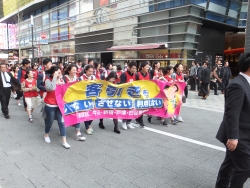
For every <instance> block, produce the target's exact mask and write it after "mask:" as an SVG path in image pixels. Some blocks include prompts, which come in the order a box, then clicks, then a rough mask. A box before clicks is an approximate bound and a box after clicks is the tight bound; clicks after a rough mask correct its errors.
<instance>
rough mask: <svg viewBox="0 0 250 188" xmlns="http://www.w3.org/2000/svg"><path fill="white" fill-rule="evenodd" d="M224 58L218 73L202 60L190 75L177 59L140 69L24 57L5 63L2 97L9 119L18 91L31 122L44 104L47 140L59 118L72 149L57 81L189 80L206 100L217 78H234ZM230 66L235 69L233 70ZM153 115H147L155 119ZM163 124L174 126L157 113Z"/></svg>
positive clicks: (89, 132)
mask: <svg viewBox="0 0 250 188" xmlns="http://www.w3.org/2000/svg"><path fill="white" fill-rule="evenodd" d="M219 64H220V62H217V66H215V67H213V68H212V72H211V71H210V69H209V68H208V63H207V62H204V64H203V66H201V64H200V63H197V64H196V63H195V62H194V61H193V62H192V67H191V70H190V74H185V73H184V71H183V65H182V64H181V63H177V64H176V65H175V66H174V67H172V66H167V67H164V68H163V67H160V63H159V62H154V63H153V64H152V68H151V66H150V63H149V62H148V61H144V62H141V64H140V67H139V69H138V67H137V63H136V62H129V63H125V65H124V69H122V67H121V66H120V65H117V66H112V64H108V65H107V66H106V68H104V67H103V66H102V65H101V64H100V63H97V62H94V61H93V60H91V59H90V60H89V61H88V64H83V63H82V61H81V60H79V61H78V62H77V63H76V64H75V63H67V64H62V63H52V61H51V59H48V58H47V59H44V60H43V63H42V66H39V65H38V64H31V63H30V61H29V60H28V59H23V61H22V63H21V66H20V65H18V64H16V65H14V66H12V67H10V68H8V67H7V66H6V64H1V77H0V100H1V109H2V113H3V114H4V117H5V118H6V119H9V118H10V116H9V110H8V105H9V99H10V96H11V94H12V96H13V97H14V98H15V100H16V102H17V105H18V106H22V105H21V102H20V99H21V98H23V106H24V108H25V111H26V112H27V116H28V121H29V122H31V123H33V112H34V109H35V107H36V106H38V105H40V104H42V110H41V111H42V114H43V118H44V123H45V135H44V140H45V142H46V143H50V142H51V141H50V138H49V132H50V131H51V126H52V124H53V121H54V120H57V122H58V126H59V130H60V132H59V134H60V135H61V137H62V145H63V146H64V147H65V148H70V145H69V144H68V143H67V141H66V130H65V125H64V122H63V117H62V114H61V112H60V109H59V107H58V104H57V100H56V96H55V89H56V86H57V85H62V84H64V83H70V82H77V81H83V80H106V81H108V82H111V83H113V84H123V83H128V82H133V81H136V80H152V79H153V80H157V79H159V80H162V81H165V82H169V83H171V82H173V81H180V82H188V81H189V80H190V81H189V83H190V85H191V90H195V87H196V85H197V86H198V88H197V89H198V90H200V92H199V93H202V96H203V99H206V98H207V96H208V85H209V84H210V88H211V89H214V92H215V95H217V83H216V82H218V83H222V84H220V85H219V86H220V87H221V91H222V92H224V88H225V87H226V86H227V84H228V80H229V78H230V77H231V72H230V69H229V68H227V67H228V63H227V62H226V63H225V65H224V66H223V67H222V68H221V67H219ZM228 70H229V71H228ZM187 96H188V89H187V87H186V88H185V92H184V94H183V98H182V101H183V102H185V98H187ZM151 118H152V117H151V116H148V118H147V120H148V121H149V122H151ZM157 119H158V120H160V122H161V123H160V124H161V125H165V126H168V125H167V123H166V122H165V120H164V119H163V118H160V117H157ZM99 121H100V122H99V127H100V128H101V129H105V126H104V123H103V119H100V120H99ZM171 121H172V123H173V124H176V123H178V122H183V119H182V117H181V116H180V115H179V116H174V117H172V118H171ZM113 122H114V132H115V133H118V134H120V131H119V129H118V120H117V119H113ZM136 123H138V124H139V125H140V127H144V121H143V116H140V117H139V118H137V119H136ZM84 124H85V129H86V134H87V135H92V134H93V132H94V130H93V128H92V126H91V124H92V121H85V122H84ZM80 126H81V125H80V123H78V124H75V125H74V127H75V131H76V140H79V141H83V140H85V139H86V138H85V137H84V136H83V135H82V133H81V131H80ZM121 126H122V128H123V129H124V130H126V129H128V128H129V129H134V126H133V124H132V123H131V119H126V120H122V123H121Z"/></svg>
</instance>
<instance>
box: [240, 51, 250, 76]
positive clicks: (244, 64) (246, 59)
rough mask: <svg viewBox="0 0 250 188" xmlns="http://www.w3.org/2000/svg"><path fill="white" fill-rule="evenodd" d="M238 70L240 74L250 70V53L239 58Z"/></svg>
mask: <svg viewBox="0 0 250 188" xmlns="http://www.w3.org/2000/svg"><path fill="white" fill-rule="evenodd" d="M238 68H239V71H240V72H247V71H248V70H249V68H250V53H249V52H248V53H243V54H241V55H240V57H239V61H238Z"/></svg>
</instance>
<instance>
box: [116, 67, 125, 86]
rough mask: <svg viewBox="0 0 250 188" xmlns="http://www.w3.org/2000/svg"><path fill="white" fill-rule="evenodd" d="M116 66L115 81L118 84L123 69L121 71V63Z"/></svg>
mask: <svg viewBox="0 0 250 188" xmlns="http://www.w3.org/2000/svg"><path fill="white" fill-rule="evenodd" d="M116 67H117V71H116V76H117V79H116V81H115V83H117V84H120V83H121V75H122V73H123V71H122V67H121V65H117V66H116Z"/></svg>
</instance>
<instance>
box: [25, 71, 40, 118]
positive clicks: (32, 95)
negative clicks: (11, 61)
mask: <svg viewBox="0 0 250 188" xmlns="http://www.w3.org/2000/svg"><path fill="white" fill-rule="evenodd" d="M25 78H26V79H25V80H24V82H23V83H22V84H21V85H22V90H23V92H24V93H23V95H24V97H25V102H26V104H27V112H28V116H29V122H30V123H33V115H32V113H33V112H34V109H35V107H36V104H37V97H38V91H39V89H38V88H37V80H36V79H34V78H33V71H32V70H30V69H28V70H26V74H25Z"/></svg>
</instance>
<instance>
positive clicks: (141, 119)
mask: <svg viewBox="0 0 250 188" xmlns="http://www.w3.org/2000/svg"><path fill="white" fill-rule="evenodd" d="M136 121H137V122H138V124H139V125H142V124H143V115H142V116H140V117H138V118H136Z"/></svg>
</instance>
